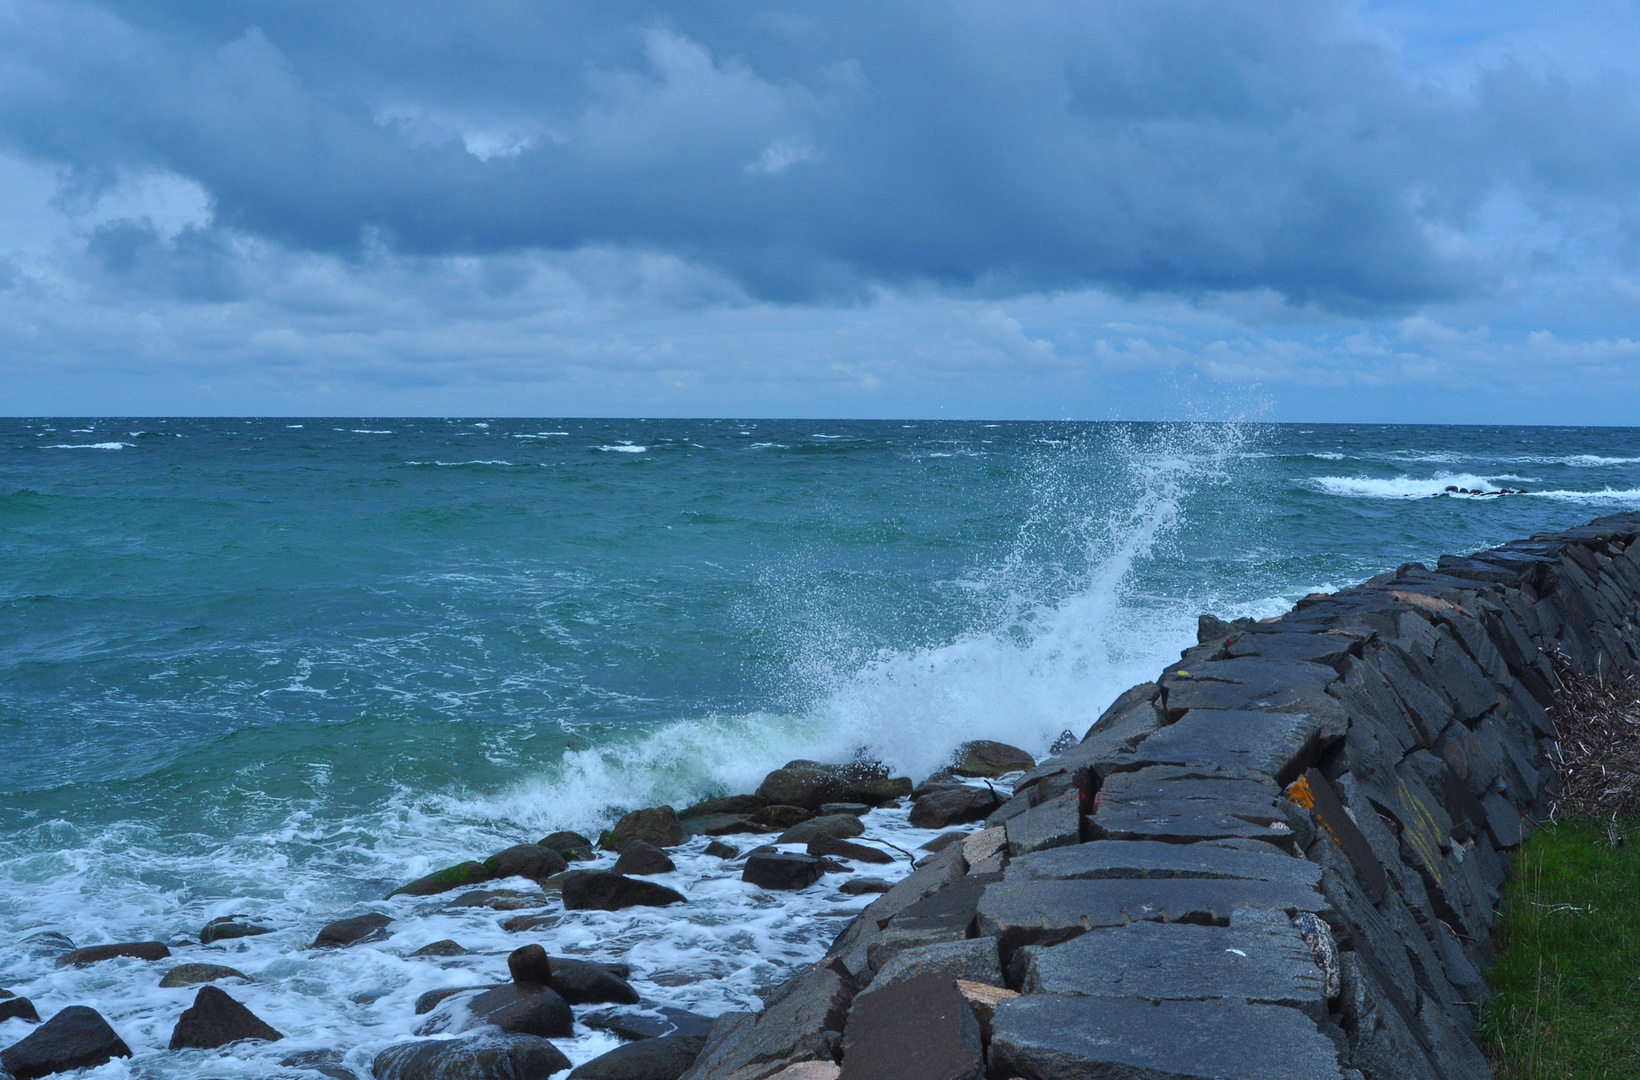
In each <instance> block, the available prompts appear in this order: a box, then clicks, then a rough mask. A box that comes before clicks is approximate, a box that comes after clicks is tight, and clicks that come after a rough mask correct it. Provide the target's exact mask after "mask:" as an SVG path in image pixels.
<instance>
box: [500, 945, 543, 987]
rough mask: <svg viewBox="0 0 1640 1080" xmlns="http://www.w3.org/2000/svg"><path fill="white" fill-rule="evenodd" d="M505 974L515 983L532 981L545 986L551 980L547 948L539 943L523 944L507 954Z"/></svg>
mask: <svg viewBox="0 0 1640 1080" xmlns="http://www.w3.org/2000/svg"><path fill="white" fill-rule="evenodd" d="M507 974H509V975H511V976H512V981H513V982H515V983H534V984H535V985H536V986H546V985H547V984H548V983H550V982H551V981H552V965H551V963H550V962H549V961H548V960H547V950H545V949H543V948H542V947H541V946H539V945H525V946H524V947H523V948H521V949H514V950H513V951H512V952H510V953H508V954H507Z"/></svg>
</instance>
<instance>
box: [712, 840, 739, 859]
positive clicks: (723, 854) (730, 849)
mask: <svg viewBox="0 0 1640 1080" xmlns="http://www.w3.org/2000/svg"><path fill="white" fill-rule="evenodd" d="M706 854H708V855H710V856H712V857H713V858H717V859H733V858H735V857H736V856H738V855H739V854H740V849H739V848H737V847H735V846H733V845H731V844H725V843H724V842H723V841H721V840H713V841H712V842H711V843H710V844H707V845H706Z"/></svg>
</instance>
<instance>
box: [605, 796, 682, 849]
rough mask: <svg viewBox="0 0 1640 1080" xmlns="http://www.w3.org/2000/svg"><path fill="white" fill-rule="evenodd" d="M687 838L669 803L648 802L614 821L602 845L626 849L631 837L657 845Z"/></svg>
mask: <svg viewBox="0 0 1640 1080" xmlns="http://www.w3.org/2000/svg"><path fill="white" fill-rule="evenodd" d="M688 839H689V836H688V834H687V833H685V832H684V831H683V826H682V825H680V824H678V815H677V812H676V811H675V810H673V809H672V808H671V807H670V806H651V807H649V808H648V809H646V810H634V811H632V813H630V814H628V815H626V816H625V817H623V818H622V819H621V820H620V821H617V822H616V823H615V827H614V828H613V829H611V830H610V831H609V839H608V841H607V842H606V843H605V844H604V845H603V846H604V847H606V848H608V849H609V850H611V851H625V850H626V846H627V845H628V844H630V843H632V841H634V840H642V841H644V842H645V843H647V844H652V845H654V846H655V847H658V848H666V847H677V846H678V845H679V844H681V843H683V842H685V841H686V840H688Z"/></svg>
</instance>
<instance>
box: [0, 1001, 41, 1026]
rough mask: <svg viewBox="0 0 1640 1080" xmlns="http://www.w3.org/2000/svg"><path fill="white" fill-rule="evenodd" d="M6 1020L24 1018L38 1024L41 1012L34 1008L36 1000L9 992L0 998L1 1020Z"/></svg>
mask: <svg viewBox="0 0 1640 1080" xmlns="http://www.w3.org/2000/svg"><path fill="white" fill-rule="evenodd" d="M6 1020H24V1021H26V1022H28V1023H30V1024H38V1023H39V1022H40V1014H39V1013H38V1012H36V1011H35V1010H34V1002H32V1001H30V1000H29V999H28V998H26V997H16V996H14V995H12V994H7V995H6V996H5V997H4V998H0V1022H4V1021H6Z"/></svg>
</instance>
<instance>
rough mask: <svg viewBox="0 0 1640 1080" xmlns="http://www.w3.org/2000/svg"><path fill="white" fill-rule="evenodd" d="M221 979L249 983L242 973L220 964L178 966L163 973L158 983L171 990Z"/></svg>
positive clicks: (246, 976) (247, 977)
mask: <svg viewBox="0 0 1640 1080" xmlns="http://www.w3.org/2000/svg"><path fill="white" fill-rule="evenodd" d="M222 979H244V980H245V981H246V982H250V981H251V977H250V976H249V975H246V974H245V973H244V972H243V971H237V970H235V969H234V968H231V967H224V966H222V965H221V964H178V965H177V966H176V967H174V968H172V969H171V970H170V971H167V972H166V973H165V977H164V978H163V979H161V980H160V981H159V984H160V986H162V987H164V988H166V989H172V988H175V987H178V986H197V985H198V984H200V983H211V982H217V981H219V980H222Z"/></svg>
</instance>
